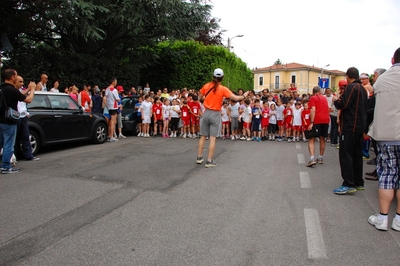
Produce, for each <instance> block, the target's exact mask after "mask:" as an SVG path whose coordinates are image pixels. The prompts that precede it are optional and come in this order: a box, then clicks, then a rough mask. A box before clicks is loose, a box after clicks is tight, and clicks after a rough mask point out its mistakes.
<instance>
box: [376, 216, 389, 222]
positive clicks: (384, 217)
mask: <svg viewBox="0 0 400 266" xmlns="http://www.w3.org/2000/svg"><path fill="white" fill-rule="evenodd" d="M387 219H388V215H387V214H386V215H383V214H379V216H378V220H380V221H382V220H387Z"/></svg>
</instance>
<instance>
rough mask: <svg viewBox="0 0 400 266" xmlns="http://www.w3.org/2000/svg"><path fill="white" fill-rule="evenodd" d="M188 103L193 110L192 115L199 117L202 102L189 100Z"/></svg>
mask: <svg viewBox="0 0 400 266" xmlns="http://www.w3.org/2000/svg"><path fill="white" fill-rule="evenodd" d="M188 105H189V107H190V110H191V113H190V117H197V116H198V115H199V113H200V108H201V106H200V103H199V102H188ZM192 113H193V114H192Z"/></svg>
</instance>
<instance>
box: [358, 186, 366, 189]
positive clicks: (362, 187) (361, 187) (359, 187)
mask: <svg viewBox="0 0 400 266" xmlns="http://www.w3.org/2000/svg"><path fill="white" fill-rule="evenodd" d="M356 189H357V190H365V187H364V186H356Z"/></svg>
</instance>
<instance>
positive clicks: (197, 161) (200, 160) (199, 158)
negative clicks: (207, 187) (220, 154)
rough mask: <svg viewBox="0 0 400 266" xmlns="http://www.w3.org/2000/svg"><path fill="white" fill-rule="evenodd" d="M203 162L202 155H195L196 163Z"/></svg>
mask: <svg viewBox="0 0 400 266" xmlns="http://www.w3.org/2000/svg"><path fill="white" fill-rule="evenodd" d="M203 162H204V159H203V156H201V157H199V156H197V160H196V163H197V164H202V163H203Z"/></svg>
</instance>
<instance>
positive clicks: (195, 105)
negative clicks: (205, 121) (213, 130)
mask: <svg viewBox="0 0 400 266" xmlns="http://www.w3.org/2000/svg"><path fill="white" fill-rule="evenodd" d="M192 100H193V101H192V102H189V103H188V105H189V108H190V124H191V127H192V137H193V138H196V136H198V134H199V132H200V117H201V116H202V113H201V105H200V102H199V98H198V97H197V95H193V96H192ZM189 134H190V133H189Z"/></svg>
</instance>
